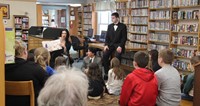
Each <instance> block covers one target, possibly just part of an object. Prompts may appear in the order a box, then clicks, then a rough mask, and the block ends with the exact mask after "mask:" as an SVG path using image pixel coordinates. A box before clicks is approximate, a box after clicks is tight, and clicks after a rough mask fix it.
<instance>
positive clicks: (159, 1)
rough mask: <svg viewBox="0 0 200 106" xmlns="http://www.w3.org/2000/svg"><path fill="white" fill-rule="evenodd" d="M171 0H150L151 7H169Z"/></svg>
mask: <svg viewBox="0 0 200 106" xmlns="http://www.w3.org/2000/svg"><path fill="white" fill-rule="evenodd" d="M169 7H171V0H150V8H169Z"/></svg>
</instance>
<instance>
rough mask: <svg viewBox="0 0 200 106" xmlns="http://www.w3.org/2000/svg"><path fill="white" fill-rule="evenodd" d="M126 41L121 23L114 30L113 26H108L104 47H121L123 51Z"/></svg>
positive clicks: (125, 29) (125, 34)
mask: <svg viewBox="0 0 200 106" xmlns="http://www.w3.org/2000/svg"><path fill="white" fill-rule="evenodd" d="M126 40H127V28H126V25H125V24H123V23H120V22H119V23H118V28H117V29H116V31H115V29H114V24H110V25H108V29H107V34H106V41H105V45H107V46H109V47H115V48H117V47H119V46H120V47H121V48H123V49H125V44H126Z"/></svg>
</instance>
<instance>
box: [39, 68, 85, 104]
mask: <svg viewBox="0 0 200 106" xmlns="http://www.w3.org/2000/svg"><path fill="white" fill-rule="evenodd" d="M88 83H89V82H88V79H87V76H86V75H85V74H84V73H83V72H81V71H80V70H79V69H75V68H72V69H69V68H63V67H62V68H59V67H58V73H56V74H54V75H52V76H51V77H50V78H49V79H48V80H47V81H46V83H45V86H44V87H43V89H42V90H41V91H40V94H39V96H38V106H87V94H88V87H89V85H88Z"/></svg>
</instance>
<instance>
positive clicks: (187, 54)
mask: <svg viewBox="0 0 200 106" xmlns="http://www.w3.org/2000/svg"><path fill="white" fill-rule="evenodd" d="M172 51H173V52H174V55H175V56H178V57H186V58H192V57H193V56H195V53H196V51H197V50H187V49H180V48H172Z"/></svg>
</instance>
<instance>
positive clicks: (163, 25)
mask: <svg viewBox="0 0 200 106" xmlns="http://www.w3.org/2000/svg"><path fill="white" fill-rule="evenodd" d="M149 29H150V30H166V31H169V30H170V22H150V24H149Z"/></svg>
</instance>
